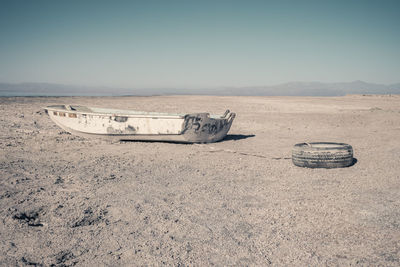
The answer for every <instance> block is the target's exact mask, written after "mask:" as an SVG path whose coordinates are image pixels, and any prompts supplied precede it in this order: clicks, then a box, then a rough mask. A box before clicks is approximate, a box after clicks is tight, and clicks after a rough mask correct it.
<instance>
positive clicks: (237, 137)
mask: <svg viewBox="0 0 400 267" xmlns="http://www.w3.org/2000/svg"><path fill="white" fill-rule="evenodd" d="M254 136H256V135H255V134H247V135H246V134H228V135H227V136H226V137H225V138H224V139H222V140H221V141H218V142H223V141H230V140H233V141H237V140H242V139H247V138H251V137H254Z"/></svg>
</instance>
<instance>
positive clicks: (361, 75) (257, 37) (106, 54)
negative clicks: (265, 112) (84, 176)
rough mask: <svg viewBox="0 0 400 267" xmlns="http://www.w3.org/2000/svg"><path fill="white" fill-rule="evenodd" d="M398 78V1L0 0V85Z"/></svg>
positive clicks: (203, 84) (156, 84)
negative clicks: (7, 83)
mask: <svg viewBox="0 0 400 267" xmlns="http://www.w3.org/2000/svg"><path fill="white" fill-rule="evenodd" d="M353 80H365V81H368V82H376V83H386V84H388V83H395V82H400V1H384V0H382V1H367V0H364V1H362V0H359V1H351V0H346V1H338V0H334V1H333V0H332V1H324V0H319V1H300V0H299V1H284V0H283V1H282V0H281V1H244V0H243V1H217V0H215V1H205V0H199V1H144V0H143V1H94V0H93V1H40V0H35V1H20V0H13V1H4V0H0V82H51V83H64V84H76V85H95V86H112V87H132V88H140V87H145V88H147V87H181V88H182V87H189V88H190V87H193V88H200V87H218V86H255V85H272V84H277V83H282V82H289V81H322V82H336V81H338V82H339V81H344V82H346V81H353Z"/></svg>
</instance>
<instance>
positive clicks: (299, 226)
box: [0, 96, 400, 266]
mask: <svg viewBox="0 0 400 267" xmlns="http://www.w3.org/2000/svg"><path fill="white" fill-rule="evenodd" d="M59 103H69V104H71V103H72V104H83V105H88V106H102V107H111V108H124V109H136V110H146V111H163V112H180V113H181V112H188V113H189V112H202V111H208V112H211V113H221V114H222V113H223V112H224V111H225V109H227V108H229V109H230V110H232V111H234V112H236V113H237V117H236V119H235V121H234V123H233V126H232V128H231V131H230V133H229V135H228V137H227V139H226V140H224V141H221V142H218V143H214V144H196V145H185V144H173V143H161V142H155V143H151V142H123V143H119V142H117V143H115V142H114V143H112V142H109V141H106V140H99V139H83V138H80V137H77V136H73V135H70V134H67V133H66V132H64V131H62V130H61V129H60V128H58V127H57V126H56V125H55V124H54V123H53V122H52V121H51V120H50V119H49V117H48V116H47V115H46V114H45V113H44V112H43V110H41V107H44V106H47V105H50V104H59ZM0 109H1V117H0V129H1V130H0V131H1V132H0V147H1V151H0V263H1V265H8V266H13V265H24V264H26V265H34V264H36V265H43V266H49V265H55V266H64V265H67V266H68V265H78V266H87V265H98V264H101V265H162V264H168V265H213V264H214V265H267V264H271V265H275V266H277V265H292V266H293V265H303V266H304V265H344V266H349V265H385V266H399V264H400V96H346V97H337V98H311V97H210V96H164V97H161V96H160V97H118V98H112V97H65V98H52V97H48V98H25V97H21V98H0ZM304 141H310V142H311V141H333V142H345V143H349V144H351V145H352V146H353V148H354V153H355V154H354V156H355V158H356V159H357V163H356V164H355V165H354V166H352V167H349V168H343V169H306V168H299V167H296V166H294V165H293V164H292V162H291V159H290V157H291V149H292V146H293V145H294V144H296V143H299V142H304Z"/></svg>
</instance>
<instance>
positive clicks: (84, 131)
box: [45, 105, 235, 143]
mask: <svg viewBox="0 0 400 267" xmlns="http://www.w3.org/2000/svg"><path fill="white" fill-rule="evenodd" d="M45 110H46V112H47V113H48V114H49V116H50V118H51V119H52V120H53V121H54V122H55V123H56V124H57V125H58V126H60V127H61V128H62V129H64V130H65V131H67V132H70V133H72V134H76V135H79V136H83V137H90V136H96V137H106V138H110V139H116V140H139V141H171V142H184V143H209V142H216V141H219V140H222V139H223V138H224V137H225V136H226V134H227V133H228V131H229V129H230V127H231V125H232V121H233V119H234V118H235V113H231V112H230V111H229V110H227V111H226V112H225V114H223V115H210V114H209V113H195V114H169V113H156V112H142V111H132V110H116V109H105V108H95V107H86V106H75V105H54V106H48V107H46V108H45Z"/></svg>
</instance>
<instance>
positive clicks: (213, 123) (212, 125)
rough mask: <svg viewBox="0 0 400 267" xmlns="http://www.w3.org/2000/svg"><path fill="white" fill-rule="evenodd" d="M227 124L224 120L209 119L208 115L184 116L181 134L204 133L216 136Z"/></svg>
mask: <svg viewBox="0 0 400 267" xmlns="http://www.w3.org/2000/svg"><path fill="white" fill-rule="evenodd" d="M227 124H228V122H227V121H226V120H215V119H211V118H209V116H208V114H203V113H201V114H192V115H186V116H185V123H184V127H183V132H186V131H192V132H195V133H197V132H204V133H208V134H216V133H218V132H220V131H221V130H223V129H224V128H225V126H226V125H227Z"/></svg>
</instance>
